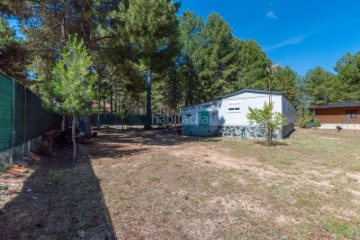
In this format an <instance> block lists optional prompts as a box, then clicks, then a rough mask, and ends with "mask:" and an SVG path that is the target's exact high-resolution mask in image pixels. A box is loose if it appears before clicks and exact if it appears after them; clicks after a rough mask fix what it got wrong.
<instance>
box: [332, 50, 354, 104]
mask: <svg viewBox="0 0 360 240" xmlns="http://www.w3.org/2000/svg"><path fill="white" fill-rule="evenodd" d="M334 69H335V71H336V72H337V73H338V77H337V79H336V81H335V83H334V84H333V85H334V94H333V97H334V100H335V101H354V102H355V101H360V52H357V53H355V54H351V53H346V54H345V55H344V56H342V57H341V58H340V59H339V60H338V62H337V63H336V66H335V68H334Z"/></svg>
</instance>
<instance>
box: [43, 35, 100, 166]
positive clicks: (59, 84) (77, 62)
mask: <svg viewBox="0 0 360 240" xmlns="http://www.w3.org/2000/svg"><path fill="white" fill-rule="evenodd" d="M91 66H92V60H91V57H90V56H89V54H88V53H87V51H86V48H85V45H84V42H83V40H79V39H78V38H77V37H76V36H75V37H74V38H69V39H68V42H67V44H66V46H65V47H64V49H63V50H62V51H61V53H60V59H59V60H58V61H57V62H56V64H55V66H54V68H53V70H52V77H53V81H51V82H50V83H49V84H48V85H47V87H46V91H45V94H44V101H45V105H46V106H47V107H48V108H50V109H52V110H54V111H55V112H58V113H60V114H63V115H71V116H72V142H73V148H74V150H73V160H75V159H76V157H77V156H76V153H77V150H76V140H75V127H76V126H75V123H76V117H77V116H79V115H85V114H88V113H89V112H90V109H89V108H88V107H87V103H89V102H91V101H92V100H94V99H95V94H94V90H93V88H94V85H95V82H96V78H97V74H96V73H95V72H93V71H91Z"/></svg>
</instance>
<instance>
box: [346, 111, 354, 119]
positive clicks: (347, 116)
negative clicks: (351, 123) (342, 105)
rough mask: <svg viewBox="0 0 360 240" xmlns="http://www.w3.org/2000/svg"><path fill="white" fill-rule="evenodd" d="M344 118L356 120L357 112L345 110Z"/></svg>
mask: <svg viewBox="0 0 360 240" xmlns="http://www.w3.org/2000/svg"><path fill="white" fill-rule="evenodd" d="M345 116H346V118H357V110H345Z"/></svg>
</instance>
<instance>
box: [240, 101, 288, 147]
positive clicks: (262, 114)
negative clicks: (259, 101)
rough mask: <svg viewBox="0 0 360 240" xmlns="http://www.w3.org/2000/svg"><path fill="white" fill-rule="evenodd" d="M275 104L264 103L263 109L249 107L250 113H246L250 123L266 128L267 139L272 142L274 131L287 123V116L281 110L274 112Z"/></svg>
mask: <svg viewBox="0 0 360 240" xmlns="http://www.w3.org/2000/svg"><path fill="white" fill-rule="evenodd" d="M273 109H274V105H273V104H272V103H270V104H269V103H266V102H265V103H264V108H263V109H258V108H251V107H249V113H248V114H247V115H246V117H247V118H248V120H249V122H250V124H252V125H253V124H256V125H259V127H261V128H264V129H266V130H267V131H266V135H267V141H268V143H271V142H272V132H273V131H274V130H276V129H278V128H280V127H281V126H284V125H286V123H285V117H284V115H283V114H281V113H279V112H273Z"/></svg>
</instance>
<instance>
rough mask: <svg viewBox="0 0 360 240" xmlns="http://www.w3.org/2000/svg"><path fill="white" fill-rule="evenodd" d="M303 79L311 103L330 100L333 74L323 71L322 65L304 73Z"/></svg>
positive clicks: (323, 102) (319, 103) (318, 103)
mask: <svg viewBox="0 0 360 240" xmlns="http://www.w3.org/2000/svg"><path fill="white" fill-rule="evenodd" d="M305 81H306V90H307V92H308V93H309V96H310V98H311V99H312V100H311V104H312V105H322V104H327V103H329V102H331V101H332V94H333V90H334V86H335V85H334V83H335V76H334V74H332V73H330V72H328V71H325V70H324V69H323V68H322V67H316V68H315V69H312V70H310V71H308V72H307V73H306V75H305Z"/></svg>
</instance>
